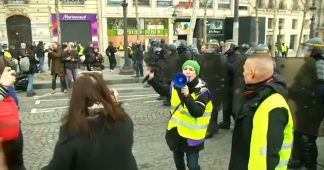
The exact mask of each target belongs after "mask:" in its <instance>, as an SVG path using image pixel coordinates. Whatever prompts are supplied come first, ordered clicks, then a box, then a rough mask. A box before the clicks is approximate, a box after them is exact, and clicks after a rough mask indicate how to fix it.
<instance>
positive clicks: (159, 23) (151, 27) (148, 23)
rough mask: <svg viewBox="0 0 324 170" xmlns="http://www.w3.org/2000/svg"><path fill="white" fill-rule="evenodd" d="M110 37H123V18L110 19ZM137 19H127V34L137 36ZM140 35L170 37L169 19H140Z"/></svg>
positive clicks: (108, 21) (108, 20)
mask: <svg viewBox="0 0 324 170" xmlns="http://www.w3.org/2000/svg"><path fill="white" fill-rule="evenodd" d="M107 23H108V36H118V35H123V33H124V30H123V19H121V18H108V19H107ZM136 25H137V24H136V19H135V18H128V19H127V28H128V29H127V34H128V35H136V34H137V31H138V30H137V27H136ZM140 25H141V29H140V35H147V36H166V35H168V19H156V18H155V19H147V18H141V19H140Z"/></svg>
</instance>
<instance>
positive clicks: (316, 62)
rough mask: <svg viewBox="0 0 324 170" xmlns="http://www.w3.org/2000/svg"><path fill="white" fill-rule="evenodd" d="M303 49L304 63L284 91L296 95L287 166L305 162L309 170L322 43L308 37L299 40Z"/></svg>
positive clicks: (313, 162) (320, 98)
mask: <svg viewBox="0 0 324 170" xmlns="http://www.w3.org/2000/svg"><path fill="white" fill-rule="evenodd" d="M303 49H304V52H305V53H304V57H305V64H304V66H303V67H302V68H301V70H299V74H297V76H296V77H295V83H294V84H293V85H292V87H291V88H290V90H289V91H288V92H289V97H291V98H293V99H296V100H294V102H295V103H296V107H297V109H296V110H297V111H296V112H295V127H294V129H295V131H294V143H293V150H292V155H291V159H290V161H289V163H288V167H289V168H300V167H302V166H305V167H306V168H307V169H310V170H313V169H316V168H317V156H318V150H317V145H316V139H317V136H318V131H319V127H320V124H321V122H322V120H323V117H324V112H323V106H324V43H323V41H322V40H320V39H318V38H314V39H310V40H308V41H306V42H305V43H304V44H303ZM305 87H306V88H305ZM314 97H315V99H314ZM311 98H313V99H314V100H310V99H311ZM298 99H299V100H298ZM309 102H311V107H308V108H306V109H305V107H306V106H310V103H309ZM316 103H318V104H316Z"/></svg>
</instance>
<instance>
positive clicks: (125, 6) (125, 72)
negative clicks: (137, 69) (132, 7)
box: [120, 0, 133, 74]
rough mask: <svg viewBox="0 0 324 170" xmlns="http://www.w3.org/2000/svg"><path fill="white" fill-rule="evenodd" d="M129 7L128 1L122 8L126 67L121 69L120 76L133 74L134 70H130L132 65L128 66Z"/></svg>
mask: <svg viewBox="0 0 324 170" xmlns="http://www.w3.org/2000/svg"><path fill="white" fill-rule="evenodd" d="M127 6H128V3H127V2H126V0H124V1H123V3H122V7H123V17H124V56H125V60H124V65H123V67H122V68H121V69H120V74H133V70H132V69H131V68H130V65H129V64H128V48H127V46H128V36H127Z"/></svg>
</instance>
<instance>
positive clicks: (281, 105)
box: [229, 53, 293, 170]
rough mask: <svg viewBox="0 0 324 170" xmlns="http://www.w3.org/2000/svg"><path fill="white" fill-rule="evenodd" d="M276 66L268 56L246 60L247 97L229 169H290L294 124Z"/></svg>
mask: <svg viewBox="0 0 324 170" xmlns="http://www.w3.org/2000/svg"><path fill="white" fill-rule="evenodd" d="M273 67H274V66H273V62H272V59H271V57H270V56H269V54H268V53H263V54H252V56H250V57H249V58H247V60H246V61H245V64H244V66H243V68H244V71H243V76H244V81H245V92H244V94H245V98H243V101H242V103H241V110H240V112H239V113H238V115H237V117H236V121H235V126H234V131H233V138H232V150H231V157H230V163H229V170H247V169H251V168H252V169H267V170H273V169H275V168H282V169H287V163H288V159H289V157H290V151H291V146H292V140H293V132H292V131H293V129H292V128H293V122H292V116H291V112H290V109H289V107H288V104H287V102H286V100H285V98H284V97H285V96H286V88H285V84H284V83H283V82H282V80H281V79H280V76H277V75H276V74H274V68H273Z"/></svg>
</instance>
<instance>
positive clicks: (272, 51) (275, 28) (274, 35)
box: [271, 0, 278, 57]
mask: <svg viewBox="0 0 324 170" xmlns="http://www.w3.org/2000/svg"><path fill="white" fill-rule="evenodd" d="M277 4H278V2H277V0H274V8H273V11H274V19H273V21H272V25H273V35H272V45H271V46H272V48H271V55H272V56H275V57H276V35H277V20H278V16H277V15H278V5H277ZM277 41H278V40H277Z"/></svg>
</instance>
